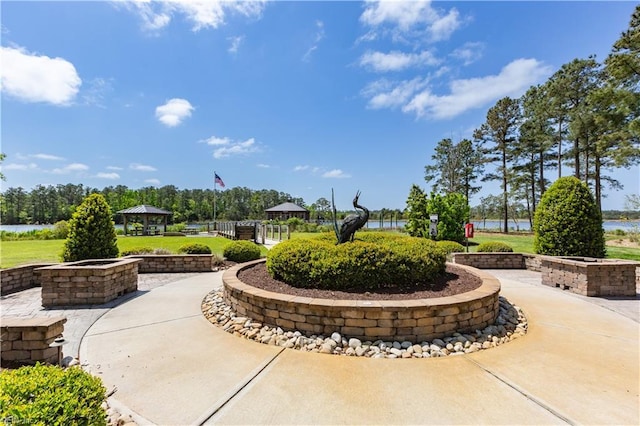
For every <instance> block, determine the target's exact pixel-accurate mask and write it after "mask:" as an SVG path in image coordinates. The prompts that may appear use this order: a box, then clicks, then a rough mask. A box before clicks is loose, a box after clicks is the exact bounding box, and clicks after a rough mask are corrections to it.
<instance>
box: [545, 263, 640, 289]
mask: <svg viewBox="0 0 640 426" xmlns="http://www.w3.org/2000/svg"><path fill="white" fill-rule="evenodd" d="M540 260H541V264H542V284H544V285H548V286H551V287H560V288H562V289H564V290H570V291H572V292H574V293H578V294H582V295H583V296H635V295H636V282H637V276H636V274H637V269H638V264H637V262H631V261H624V260H616V259H594V258H585V257H574V258H571V257H554V256H540Z"/></svg>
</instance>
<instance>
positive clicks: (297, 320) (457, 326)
mask: <svg viewBox="0 0 640 426" xmlns="http://www.w3.org/2000/svg"><path fill="white" fill-rule="evenodd" d="M259 262H264V259H261V260H257V261H253V262H248V263H244V264H241V265H237V266H235V267H233V268H231V269H229V270H227V271H226V272H225V273H224V275H223V277H222V281H223V284H224V299H225V302H226V303H227V304H228V305H229V306H231V307H232V309H233V310H234V311H235V312H236V313H237V314H238V315H242V316H247V317H250V318H252V319H254V320H255V321H258V322H261V323H263V324H265V325H270V326H278V327H281V328H282V329H284V330H299V331H301V332H306V333H307V334H309V335H311V334H324V335H330V334H331V333H333V332H338V333H340V334H342V335H345V336H349V337H355V338H360V339H363V340H372V341H374V340H377V339H382V340H391V341H403V340H408V341H414V342H420V341H431V340H433V339H436V338H442V337H445V336H448V335H451V334H453V333H454V332H461V333H462V332H473V331H475V330H477V329H483V328H485V327H486V326H488V325H490V324H493V323H494V321H495V319H496V318H497V316H498V312H499V301H498V296H499V292H500V283H499V281H498V280H497V279H496V278H494V277H492V276H491V275H489V274H486V273H483V272H482V271H478V270H474V269H472V268H466V267H465V266H461V267H462V268H466V269H467V270H468V271H469V272H470V273H472V274H474V275H477V276H479V277H480V278H481V279H482V281H483V283H482V286H481V287H479V288H478V289H476V290H474V291H470V292H467V293H463V294H459V295H455V296H450V297H441V298H434V299H414V300H389V301H386V300H385V301H380V300H378V301H364V300H329V299H312V298H308V297H296V296H292V295H287V294H280V293H272V292H268V291H265V290H261V289H258V288H256V287H253V286H250V285H248V284H245V283H243V282H241V281H240V280H239V279H238V276H237V275H238V272H239V271H240V270H242V269H243V268H247V267H250V266H252V265H254V264H256V263H259Z"/></svg>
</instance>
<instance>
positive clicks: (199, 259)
mask: <svg viewBox="0 0 640 426" xmlns="http://www.w3.org/2000/svg"><path fill="white" fill-rule="evenodd" d="M124 259H140V260H142V262H140V263H139V264H138V273H139V274H150V273H175V272H211V271H213V255H211V254H149V255H147V254H133V255H130V256H126V257H124Z"/></svg>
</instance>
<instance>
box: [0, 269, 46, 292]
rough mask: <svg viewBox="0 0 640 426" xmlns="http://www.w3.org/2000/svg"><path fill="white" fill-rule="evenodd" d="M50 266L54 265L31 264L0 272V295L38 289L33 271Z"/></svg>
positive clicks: (38, 282)
mask: <svg viewBox="0 0 640 426" xmlns="http://www.w3.org/2000/svg"><path fill="white" fill-rule="evenodd" d="M51 265H54V263H33V264H31V265H23V266H17V267H15V268H7V269H3V270H0V286H1V287H0V288H1V291H0V294H1V295H2V296H5V295H7V294H11V293H15V292H18V291H22V290H27V289H29V288H33V287H40V281H39V279H38V274H37V273H34V270H35V269H38V268H42V267H44V266H51Z"/></svg>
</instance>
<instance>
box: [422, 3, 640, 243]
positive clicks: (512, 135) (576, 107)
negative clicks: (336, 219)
mask: <svg viewBox="0 0 640 426" xmlns="http://www.w3.org/2000/svg"><path fill="white" fill-rule="evenodd" d="M639 89H640V6H636V9H635V11H634V12H633V14H632V16H631V21H630V25H629V28H628V29H627V31H625V32H624V33H622V35H621V36H620V38H619V39H618V40H617V41H616V42H615V43H614V45H613V47H612V50H611V52H610V54H609V55H608V56H607V58H606V59H605V60H604V62H602V63H599V62H598V61H597V60H596V58H595V56H590V57H588V58H586V59H574V60H573V61H571V62H569V63H566V64H564V65H562V67H560V69H559V70H558V71H556V72H555V73H554V74H553V75H552V76H551V77H550V78H549V79H548V80H547V81H546V82H545V83H543V84H540V85H537V86H532V87H530V88H529V90H528V91H527V92H526V93H525V94H524V95H523V96H522V97H520V98H517V99H515V98H510V97H505V98H503V99H500V100H499V101H498V102H497V103H496V104H495V105H494V106H493V107H491V108H490V109H489V110H488V112H487V115H486V121H485V122H484V123H483V124H482V125H481V126H480V127H479V128H477V129H476V130H475V131H474V133H473V138H472V140H470V139H463V140H461V141H459V142H458V143H455V142H453V141H452V140H451V139H442V140H441V141H439V142H438V144H437V146H436V148H435V152H434V154H433V156H432V164H430V165H428V166H426V167H425V180H426V181H427V182H432V184H433V190H434V191H435V192H440V193H445V194H449V193H461V194H463V195H464V196H465V197H466V199H467V200H469V197H470V196H471V195H473V194H476V193H478V192H479V191H480V189H481V185H480V184H479V182H486V181H498V182H500V189H501V194H500V195H499V196H495V195H489V196H487V197H484V198H481V205H480V206H479V207H480V209H479V211H478V210H476V212H477V213H479V214H480V215H482V216H484V217H486V216H485V214H486V213H487V212H488V211H491V213H490V214H496V203H497V204H498V205H499V210H500V212H499V216H500V218H501V221H502V222H503V230H505V232H507V230H508V219H509V217H512V218H517V217H522V215H524V216H525V217H526V218H527V219H528V220H529V222H530V224H531V225H532V224H533V216H534V213H535V210H536V207H537V205H538V203H539V201H540V198H541V196H542V194H543V193H544V192H545V190H546V188H547V187H548V186H549V184H550V182H551V179H552V178H555V177H561V176H563V174H565V175H566V174H570V175H573V176H575V177H576V178H578V179H580V180H582V181H584V182H585V183H586V184H587V185H588V186H589V187H590V188H591V190H592V191H593V193H594V196H595V200H596V203H597V207H598V209H599V210H600V211H602V198H603V197H605V188H611V189H617V190H619V189H622V184H621V183H620V182H619V181H618V180H617V179H616V178H615V176H614V175H613V172H614V171H615V170H616V169H619V168H629V167H632V166H634V165H636V164H638V163H640V90H639ZM489 164H491V165H494V168H493V170H492V171H491V172H490V173H485V168H486V166H487V165H489ZM632 197H633V195H632V196H631V197H629V200H630V203H629V205H630V206H631V205H632V204H633V203H632V201H633V198H632ZM498 199H499V201H498ZM631 208H632V207H630V209H631ZM494 217H495V216H494Z"/></svg>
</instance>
